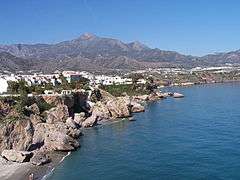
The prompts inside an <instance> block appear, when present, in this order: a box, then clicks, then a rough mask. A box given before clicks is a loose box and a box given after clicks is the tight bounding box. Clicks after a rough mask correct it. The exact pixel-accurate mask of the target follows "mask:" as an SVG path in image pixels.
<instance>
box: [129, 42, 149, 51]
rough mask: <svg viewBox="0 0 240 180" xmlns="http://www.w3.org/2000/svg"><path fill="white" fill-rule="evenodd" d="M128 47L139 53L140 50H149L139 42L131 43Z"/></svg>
mask: <svg viewBox="0 0 240 180" xmlns="http://www.w3.org/2000/svg"><path fill="white" fill-rule="evenodd" d="M128 45H129V47H131V48H133V49H134V50H137V51H141V50H144V49H149V47H148V46H146V45H145V44H142V43H140V42H139V41H134V42H131V43H129V44H128Z"/></svg>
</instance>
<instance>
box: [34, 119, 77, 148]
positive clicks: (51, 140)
mask: <svg viewBox="0 0 240 180" xmlns="http://www.w3.org/2000/svg"><path fill="white" fill-rule="evenodd" d="M72 136H73V135H72ZM75 136H77V135H75ZM33 145H35V147H38V146H40V147H41V146H42V147H41V148H42V149H47V150H49V151H51V150H57V151H71V150H75V149H76V148H78V147H79V146H80V145H79V143H78V141H77V140H76V139H74V138H73V137H71V136H70V135H69V129H68V128H67V126H66V125H65V124H64V123H63V122H57V123H54V124H49V123H40V124H37V125H36V127H35V132H34V136H33Z"/></svg>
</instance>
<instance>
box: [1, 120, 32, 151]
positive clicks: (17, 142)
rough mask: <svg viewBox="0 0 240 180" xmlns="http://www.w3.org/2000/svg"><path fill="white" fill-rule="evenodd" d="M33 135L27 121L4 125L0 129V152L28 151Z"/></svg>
mask: <svg viewBox="0 0 240 180" xmlns="http://www.w3.org/2000/svg"><path fill="white" fill-rule="evenodd" d="M33 133H34V129H33V126H32V123H31V121H30V120H29V119H23V120H18V121H16V122H9V123H7V124H5V125H4V126H2V127H1V128H0V152H1V151H2V150H3V149H15V150H21V151H26V150H28V149H29V148H30V146H31V144H32V138H33Z"/></svg>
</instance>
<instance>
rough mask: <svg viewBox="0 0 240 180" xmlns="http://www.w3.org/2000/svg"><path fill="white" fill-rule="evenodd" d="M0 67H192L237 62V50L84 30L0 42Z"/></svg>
mask: <svg viewBox="0 0 240 180" xmlns="http://www.w3.org/2000/svg"><path fill="white" fill-rule="evenodd" d="M0 52H1V54H0V60H1V62H2V63H1V64H0V70H1V69H8V70H10V71H12V70H27V69H33V70H34V69H36V70H42V71H46V72H52V71H54V70H63V69H66V70H67V69H71V70H88V71H100V72H101V71H102V72H104V71H111V70H120V71H121V70H135V69H143V68H148V67H152V68H156V67H170V66H171V67H176V66H177V67H179V66H181V67H192V66H197V65H217V64H224V63H227V62H229V63H239V62H240V51H235V52H230V53H220V54H215V55H207V56H203V57H194V56H188V55H183V54H180V53H177V52H175V51H164V50H160V49H156V48H155V49H151V48H149V47H148V46H146V45H144V44H142V43H140V42H137V41H136V42H131V43H123V42H122V41H120V40H117V39H111V38H102V37H98V36H96V35H93V34H89V33H85V34H83V35H81V36H80V37H79V38H77V39H73V40H70V41H64V42H60V43H57V44H14V45H0Z"/></svg>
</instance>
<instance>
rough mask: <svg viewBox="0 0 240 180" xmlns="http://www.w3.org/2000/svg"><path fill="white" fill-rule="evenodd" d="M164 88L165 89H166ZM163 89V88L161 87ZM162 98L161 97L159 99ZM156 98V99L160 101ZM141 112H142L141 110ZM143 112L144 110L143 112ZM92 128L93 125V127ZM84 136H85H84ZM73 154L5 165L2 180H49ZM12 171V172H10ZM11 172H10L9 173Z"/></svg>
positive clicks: (106, 123) (53, 155) (68, 153)
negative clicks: (37, 162)
mask: <svg viewBox="0 0 240 180" xmlns="http://www.w3.org/2000/svg"><path fill="white" fill-rule="evenodd" d="M239 82H240V81H227V82H215V83H202V84H193V85H190V86H180V85H179V86H166V87H164V88H174V87H191V86H196V85H212V84H221V83H222V84H224V83H239ZM164 88H163V89H164ZM161 89H162V88H161ZM159 100H160V99H159ZM159 100H155V101H159ZM150 102H152V101H144V103H146V104H148V103H150ZM139 113H140V112H139ZM141 113H142V112H141ZM134 114H135V113H133V116H131V117H126V118H117V119H114V120H113V119H112V120H102V121H100V123H99V124H98V125H97V126H100V127H101V126H102V127H103V126H105V125H109V124H113V123H118V122H121V121H125V120H127V121H130V120H129V118H134ZM91 128H92V127H91ZM88 129H89V128H83V129H82V130H83V132H86V131H87V130H88ZM83 138H84V136H83ZM70 155H71V151H69V152H56V151H55V152H51V153H49V156H50V158H51V160H52V161H51V162H50V163H48V164H45V165H43V166H35V165H32V164H30V163H23V164H19V163H12V164H10V165H3V166H2V167H3V169H4V170H3V171H4V173H3V175H1V176H0V179H1V180H7V179H19V180H26V179H28V178H29V175H30V174H31V173H33V174H34V180H35V179H36V180H47V178H48V177H50V176H51V174H52V173H53V172H54V170H55V168H56V167H57V166H58V165H59V164H60V163H62V162H63V161H64V160H65V158H67V157H68V156H70ZM7 167H8V171H6V168H7ZM9 171H10V172H11V173H10V172H9ZM9 173H10V174H9ZM4 174H8V176H7V177H4Z"/></svg>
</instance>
